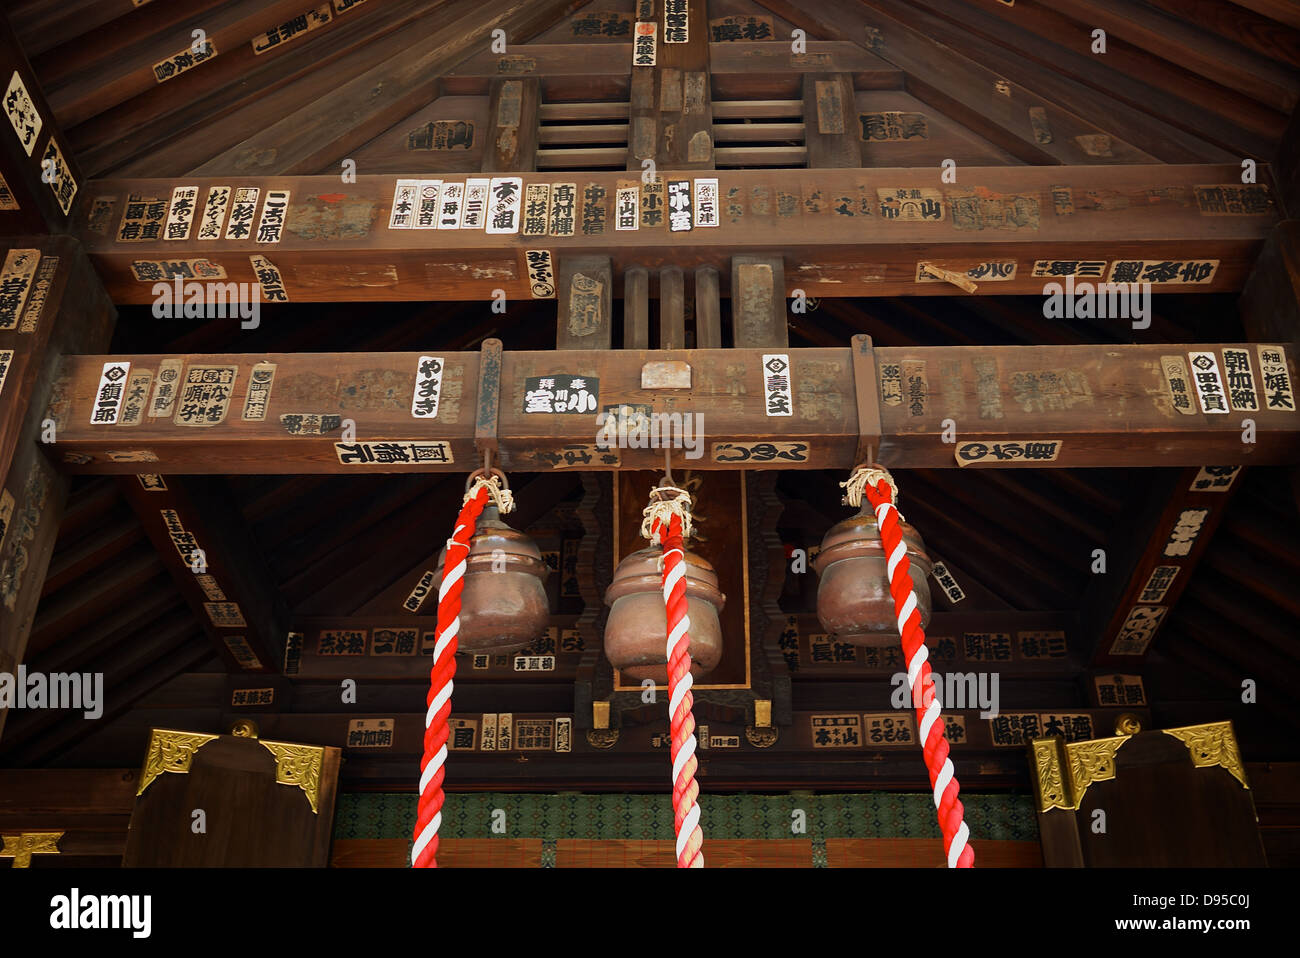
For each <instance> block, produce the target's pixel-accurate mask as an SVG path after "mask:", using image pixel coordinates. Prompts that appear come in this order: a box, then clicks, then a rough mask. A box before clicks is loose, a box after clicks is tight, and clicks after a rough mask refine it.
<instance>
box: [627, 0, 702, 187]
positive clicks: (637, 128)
mask: <svg viewBox="0 0 1300 958" xmlns="http://www.w3.org/2000/svg"><path fill="white" fill-rule="evenodd" d="M652 6H653V10H654V22H655V24H656V41H657V50H656V62H655V65H654V66H653V67H633V68H632V87H631V107H630V126H629V129H628V158H627V168H628V169H629V170H640V169H642V166H641V163H642V161H643V160H647V159H649V160H654V162H655V165H656V166H657V167H658V168H659V169H661V170H666V169H673V170H707V169H712V168H713V101H712V98H711V95H710V89H709V86H710V84H709V18H708V10H707V4H706V2H705V0H690V2H689V3H688V4H687V7H688V14H687V16H688V22H687V41H686V42H685V43H668V42H667V37H666V36H665V22H664V0H654V3H653V5H652Z"/></svg>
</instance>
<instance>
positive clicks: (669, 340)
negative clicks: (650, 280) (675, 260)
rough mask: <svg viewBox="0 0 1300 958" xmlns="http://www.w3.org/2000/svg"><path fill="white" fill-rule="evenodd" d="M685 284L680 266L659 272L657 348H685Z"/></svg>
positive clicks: (666, 267) (669, 267)
mask: <svg viewBox="0 0 1300 958" xmlns="http://www.w3.org/2000/svg"><path fill="white" fill-rule="evenodd" d="M685 287H686V282H685V278H684V277H683V275H682V268H681V267H680V266H665V267H664V268H663V269H661V270H660V271H659V348H660V349H685V348H686V288H685Z"/></svg>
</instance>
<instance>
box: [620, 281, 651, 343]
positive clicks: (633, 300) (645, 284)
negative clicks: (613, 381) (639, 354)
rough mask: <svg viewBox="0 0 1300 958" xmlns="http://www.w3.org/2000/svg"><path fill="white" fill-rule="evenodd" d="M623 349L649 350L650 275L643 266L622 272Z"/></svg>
mask: <svg viewBox="0 0 1300 958" xmlns="http://www.w3.org/2000/svg"><path fill="white" fill-rule="evenodd" d="M623 348H624V349H649V348H650V274H649V273H648V272H647V270H646V268H645V267H644V266H632V267H629V268H628V269H626V270H624V271H623Z"/></svg>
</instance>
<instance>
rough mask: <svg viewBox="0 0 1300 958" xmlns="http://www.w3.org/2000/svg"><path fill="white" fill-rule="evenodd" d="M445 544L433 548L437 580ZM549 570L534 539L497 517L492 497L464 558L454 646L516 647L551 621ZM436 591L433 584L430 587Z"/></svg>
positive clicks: (469, 649)
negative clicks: (436, 564) (548, 596)
mask: <svg viewBox="0 0 1300 958" xmlns="http://www.w3.org/2000/svg"><path fill="white" fill-rule="evenodd" d="M446 558H447V548H446V546H444V547H443V549H442V552H440V553H439V554H438V581H437V585H438V586H440V585H441V584H442V568H443V563H444V562H445V561H446ZM549 574H550V569H548V568H547V566H546V562H545V561H544V560H543V559H542V554H541V552H540V551H538V548H537V546H536V545H534V544H533V540H532V539H530V538H528V536H526V535H524V534H523V533H522V532H518V531H516V530H514V529H512V528H510V526H508V525H506V524H505V523H504V522H502V521H501V516H500V513H499V511H498V510H497V507H496V504H495V503H489V504H488V505H487V506H485V507H484V509H483V512H482V514H481V515H480V516H479V520H478V526H477V527H476V528H475V530H474V536H473V538H472V539H470V541H469V556H468V558H467V559H466V561H465V578H464V580H463V581H464V588H463V591H462V592H461V600H460V634H459V635H458V636H457V637H456V641H457V647H458V651H460V652H483V653H505V652H516V651H518V650H519V649H522V648H523V647H524V646H526V645H528V644H529V643H530V642H532V641H534V640H535V639H536V638H538V636H540V635H542V633H544V632H545V631H546V627H547V625H549V624H550V617H551V608H550V603H549V602H548V601H547V598H546V586H545V581H546V576H547V575H549ZM435 591H436V588H435Z"/></svg>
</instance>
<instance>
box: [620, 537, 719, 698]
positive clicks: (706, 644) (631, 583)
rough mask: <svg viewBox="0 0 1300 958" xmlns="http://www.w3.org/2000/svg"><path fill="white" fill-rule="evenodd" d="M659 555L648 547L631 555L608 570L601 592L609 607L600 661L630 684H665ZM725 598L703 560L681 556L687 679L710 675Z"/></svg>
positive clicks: (664, 615) (665, 619)
mask: <svg viewBox="0 0 1300 958" xmlns="http://www.w3.org/2000/svg"><path fill="white" fill-rule="evenodd" d="M662 555H663V550H662V549H661V548H660V547H659V546H648V547H647V548H644V549H641V550H639V551H637V552H633V553H632V554H631V555H629V556H627V557H626V558H625V559H624V560H623V561H622V562H620V563H619V564H618V568H617V569H615V570H614V581H613V582H611V583H610V586H609V588H608V589H606V590H605V604H606V605H608V606H609V607H610V610H609V619H608V620H607V621H606V623H605V657H606V658H607V659H609V661H610V664H612V665H613V666H614V668H616V669H619V670H620V671H621V672H622V673H623V675H624V677H625V678H627V679H628V680H630V681H632V682H637V683H639V682H643V681H645V680H646V679H653V680H654V682H655V684H656V685H666V684H667V683H668V654H667V652H668V612H667V610H666V609H665V608H664V592H663V572H662V571H660V568H659V559H660V557H661V556H662ZM726 601H727V597H726V596H724V595H723V594H722V593H721V592H719V591H718V576H717V573H715V572H714V571H713V566H711V565H709V563H708V562H706V561H705V560H704V559H703V558H701V557H700V556H698V555H696V554H695V553H694V552H689V551H688V552H687V553H686V614H687V615H688V616H689V617H690V620H691V625H690V630H689V634H690V640H691V641H690V652H691V675H692V676H694V677H695V678H697V679H698V678H699V677H700V676H701V675H705V674H707V673H708V672H711V671H712V670H713V668H714V667H715V666H716V665H717V664H718V662H719V661H720V660H721V659H722V624H721V623H720V622H719V621H718V613H719V612H721V611H722V607H723V605H724V604H725V603H726Z"/></svg>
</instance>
